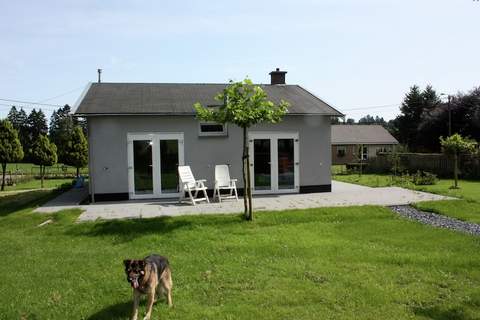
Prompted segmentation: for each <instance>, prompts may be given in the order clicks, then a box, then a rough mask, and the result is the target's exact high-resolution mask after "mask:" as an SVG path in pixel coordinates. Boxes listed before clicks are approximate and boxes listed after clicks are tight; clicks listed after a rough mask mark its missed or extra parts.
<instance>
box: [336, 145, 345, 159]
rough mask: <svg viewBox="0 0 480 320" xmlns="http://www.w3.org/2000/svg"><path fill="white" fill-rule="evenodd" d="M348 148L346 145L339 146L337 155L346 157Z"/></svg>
mask: <svg viewBox="0 0 480 320" xmlns="http://www.w3.org/2000/svg"><path fill="white" fill-rule="evenodd" d="M346 149H347V148H346V147H345V146H337V157H339V158H343V157H345V153H346Z"/></svg>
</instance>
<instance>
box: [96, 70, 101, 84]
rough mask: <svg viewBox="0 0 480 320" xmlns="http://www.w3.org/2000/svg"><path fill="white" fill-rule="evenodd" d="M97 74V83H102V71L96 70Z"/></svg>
mask: <svg viewBox="0 0 480 320" xmlns="http://www.w3.org/2000/svg"><path fill="white" fill-rule="evenodd" d="M97 72H98V83H100V82H102V69H97Z"/></svg>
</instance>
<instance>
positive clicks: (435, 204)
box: [334, 174, 480, 223]
mask: <svg viewBox="0 0 480 320" xmlns="http://www.w3.org/2000/svg"><path fill="white" fill-rule="evenodd" d="M334 179H335V180H338V181H343V182H349V183H356V184H361V185H365V186H369V187H387V186H400V187H404V188H408V189H413V190H419V191H425V192H431V193H436V194H442V195H446V196H450V197H456V198H460V199H461V200H445V201H428V202H420V203H416V204H415V205H414V206H415V207H417V208H418V209H420V210H424V211H430V212H435V213H438V214H443V215H447V216H451V217H454V218H457V219H460V220H464V221H470V222H475V223H480V181H469V180H460V181H459V186H460V188H459V189H451V188H450V187H451V186H452V185H453V180H452V179H440V180H439V181H438V182H437V184H434V185H426V186H416V185H414V184H413V183H411V182H409V181H407V180H406V179H402V178H400V177H398V178H397V179H393V178H392V177H391V176H390V175H379V174H363V175H362V176H359V175H358V174H348V175H346V174H338V175H335V176H334Z"/></svg>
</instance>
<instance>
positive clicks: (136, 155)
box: [75, 69, 342, 201]
mask: <svg viewBox="0 0 480 320" xmlns="http://www.w3.org/2000/svg"><path fill="white" fill-rule="evenodd" d="M285 73H286V72H284V71H280V70H278V69H277V70H276V71H273V72H271V73H270V75H271V80H272V81H271V84H269V85H260V86H261V87H262V88H263V89H264V90H265V92H266V93H267V94H268V98H269V99H270V100H272V101H273V102H275V103H278V102H280V100H281V99H283V100H285V101H288V102H289V103H290V108H289V112H288V114H287V115H286V116H285V117H284V119H283V121H282V122H280V123H278V124H265V125H258V126H255V127H252V128H250V129H249V132H248V134H249V143H250V155H251V165H252V170H251V172H252V178H253V179H252V184H253V188H254V193H272V194H275V193H295V192H300V193H302V192H321V191H330V190H331V174H330V165H331V147H330V141H331V140H330V121H331V120H330V119H331V117H332V116H342V114H341V113H340V112H338V111H337V110H335V109H334V108H332V107H331V106H330V105H328V104H327V103H325V102H324V101H322V100H321V99H319V98H318V97H316V96H315V95H313V94H312V93H310V92H308V91H307V90H305V89H303V88H302V87H300V86H298V85H286V84H285ZM226 86H227V84H184V83H93V84H90V85H89V86H88V87H87V89H86V90H85V92H84V93H83V94H82V96H81V97H80V99H79V102H78V104H77V107H76V111H75V115H76V116H82V117H86V118H87V122H88V141H89V173H90V195H91V196H92V195H93V197H92V198H93V200H94V201H100V200H119V199H139V198H162V197H176V196H178V195H179V189H178V188H179V187H178V177H177V166H178V165H189V166H190V167H191V168H192V171H193V174H194V176H195V178H197V179H206V180H207V186H208V187H209V189H213V187H214V168H215V165H216V164H228V165H230V175H231V176H232V178H237V179H238V186H239V192H242V191H243V184H242V160H241V159H242V131H241V129H240V128H238V127H236V126H233V125H229V126H223V125H221V124H216V123H205V122H202V121H199V120H197V119H196V117H195V112H194V109H193V104H194V103H195V102H200V103H202V104H203V105H207V106H218V104H219V102H218V101H216V100H214V96H215V95H216V94H217V93H219V92H221V91H222V90H223V89H224V88H225V87H226Z"/></svg>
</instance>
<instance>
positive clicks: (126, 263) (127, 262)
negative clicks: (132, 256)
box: [123, 260, 132, 268]
mask: <svg viewBox="0 0 480 320" xmlns="http://www.w3.org/2000/svg"><path fill="white" fill-rule="evenodd" d="M131 263H132V260H123V265H124V266H125V268H128V267H129V266H130V264H131Z"/></svg>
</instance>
